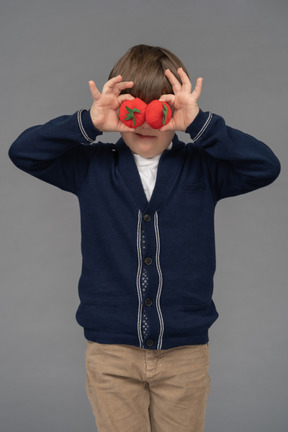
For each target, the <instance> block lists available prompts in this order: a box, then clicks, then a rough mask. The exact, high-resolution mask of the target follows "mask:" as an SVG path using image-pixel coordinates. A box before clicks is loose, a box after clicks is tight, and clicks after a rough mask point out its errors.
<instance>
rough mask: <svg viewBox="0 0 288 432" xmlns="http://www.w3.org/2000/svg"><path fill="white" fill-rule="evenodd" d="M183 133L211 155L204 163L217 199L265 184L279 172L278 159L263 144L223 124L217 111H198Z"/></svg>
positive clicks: (242, 192)
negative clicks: (215, 112)
mask: <svg viewBox="0 0 288 432" xmlns="http://www.w3.org/2000/svg"><path fill="white" fill-rule="evenodd" d="M186 132H187V133H189V134H190V137H191V139H192V143H194V145H196V146H198V147H200V148H201V149H202V150H204V152H206V153H207V154H209V156H211V157H208V158H207V163H208V165H209V170H210V175H211V178H212V182H213V185H214V188H215V193H216V197H217V200H220V199H222V198H226V197H229V196H235V195H240V194H244V193H247V192H250V191H253V190H255V189H258V188H261V187H264V186H267V185H269V184H270V183H272V182H273V181H274V180H275V179H276V178H277V177H278V175H279V173H280V170H281V165H280V162H279V160H278V158H277V157H276V156H275V154H274V153H273V151H272V150H271V149H270V148H269V147H268V146H267V145H266V144H264V143H263V142H261V141H258V140H257V139H256V138H254V137H252V136H251V135H248V134H246V133H244V132H241V131H239V130H237V129H233V128H231V127H229V126H226V124H225V121H224V119H223V118H222V117H220V116H218V115H216V114H213V113H210V112H203V111H202V110H200V111H199V113H198V115H197V117H196V118H195V120H194V121H193V122H192V123H191V124H190V125H189V126H188V128H187V129H186Z"/></svg>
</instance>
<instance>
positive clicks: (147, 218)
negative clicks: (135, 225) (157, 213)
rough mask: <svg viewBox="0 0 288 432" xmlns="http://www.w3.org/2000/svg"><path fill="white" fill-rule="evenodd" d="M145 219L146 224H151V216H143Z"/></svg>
mask: <svg viewBox="0 0 288 432" xmlns="http://www.w3.org/2000/svg"><path fill="white" fill-rule="evenodd" d="M143 219H144V221H145V222H150V221H151V216H150V215H149V214H145V215H144V216H143Z"/></svg>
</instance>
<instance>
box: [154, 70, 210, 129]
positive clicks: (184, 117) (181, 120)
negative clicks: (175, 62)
mask: <svg viewBox="0 0 288 432" xmlns="http://www.w3.org/2000/svg"><path fill="white" fill-rule="evenodd" d="M177 72H178V74H179V76H180V78H181V81H182V84H181V83H180V82H179V81H178V79H177V78H176V77H175V75H174V74H173V73H172V72H171V71H170V69H167V70H166V71H165V75H166V77H167V78H168V80H169V81H170V83H171V85H172V88H173V91H174V94H171V95H163V96H161V98H160V101H164V102H168V103H169V104H170V105H171V106H172V111H173V108H174V113H173V116H172V118H171V120H170V122H169V123H168V124H167V125H166V126H163V127H162V128H161V129H160V131H161V132H164V131H168V130H175V131H176V130H177V131H185V130H186V129H187V127H188V126H189V125H190V124H191V123H192V122H193V120H194V119H195V117H196V116H197V114H198V113H199V107H198V105H197V101H198V99H199V97H200V95H201V91H202V82H203V78H197V81H196V86H195V88H194V91H193V92H192V84H191V81H190V80H189V78H188V76H187V74H186V73H185V72H184V70H183V69H182V68H179V69H178V70H177Z"/></svg>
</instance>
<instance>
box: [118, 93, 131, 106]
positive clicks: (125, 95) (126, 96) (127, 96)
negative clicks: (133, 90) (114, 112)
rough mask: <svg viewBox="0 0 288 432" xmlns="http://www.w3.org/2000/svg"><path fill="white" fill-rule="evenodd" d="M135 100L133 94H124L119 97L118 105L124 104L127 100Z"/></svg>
mask: <svg viewBox="0 0 288 432" xmlns="http://www.w3.org/2000/svg"><path fill="white" fill-rule="evenodd" d="M133 99H135V98H134V96H132V95H131V94H129V93H127V94H123V95H120V96H118V103H119V105H121V103H122V102H124V101H125V100H133Z"/></svg>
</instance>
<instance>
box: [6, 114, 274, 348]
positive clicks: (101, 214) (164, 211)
mask: <svg viewBox="0 0 288 432" xmlns="http://www.w3.org/2000/svg"><path fill="white" fill-rule="evenodd" d="M186 132H187V133H189V134H190V136H191V143H189V144H187V145H185V144H184V143H182V142H181V141H179V139H178V137H177V135H175V136H174V138H173V147H172V149H171V150H169V151H168V150H165V151H164V153H163V154H162V155H161V158H160V161H159V167H158V173H157V180H156V185H155V189H154V192H153V195H152V197H151V200H150V202H148V201H147V199H146V196H145V193H144V190H143V187H142V183H141V179H140V177H139V174H138V170H137V167H136V164H135V161H134V158H133V155H132V153H131V151H130V149H129V148H128V147H127V146H126V145H125V143H124V141H123V140H122V139H120V140H119V141H118V142H117V143H116V144H112V143H110V144H107V143H102V142H98V143H95V142H94V141H95V139H96V137H97V136H98V135H100V134H101V132H100V131H98V130H97V129H96V128H95V127H94V125H93V123H92V121H91V118H90V113H89V111H87V110H80V111H78V112H77V113H75V114H73V115H67V116H61V117H58V118H56V119H53V120H51V121H49V122H48V123H46V124H44V125H40V126H34V127H32V128H29V129H27V130H26V131H24V132H23V133H22V134H21V135H20V136H19V137H18V138H17V140H16V141H15V142H14V143H13V144H12V146H11V147H10V149H9V156H10V158H11V160H12V161H13V162H14V164H15V165H16V166H17V167H18V168H20V169H22V170H23V171H25V172H27V173H29V174H31V175H33V176H35V177H37V178H39V179H41V180H43V181H45V182H48V183H51V184H52V185H55V186H57V187H59V188H61V189H63V190H65V191H68V192H72V193H73V194H76V195H77V197H78V200H79V205H80V213H81V234H82V243H81V249H82V257H83V262H82V272H81V277H80V280H79V297H80V306H79V308H78V310H77V314H76V319H77V321H78V323H79V324H80V325H81V326H83V327H84V334H85V337H86V338H87V339H88V340H91V341H96V342H99V343H106V344H128V345H134V346H136V347H142V348H147V349H168V348H173V347H176V346H181V345H194V344H205V343H207V342H208V329H209V327H210V326H211V325H212V324H213V322H214V321H215V320H216V319H217V317H218V313H217V311H216V308H215V305H214V302H213V300H212V293H213V277H214V273H215V236H214V210H215V205H216V203H217V202H218V201H219V200H221V199H222V198H226V197H231V196H235V195H240V194H244V193H247V192H250V191H253V190H255V189H258V188H261V187H263V186H266V185H268V184H270V183H272V182H273V181H274V180H275V179H276V178H277V176H278V175H279V172H280V163H279V160H278V159H277V157H276V156H275V154H274V153H273V152H272V150H271V149H270V148H269V147H268V146H267V145H266V144H264V143H262V142H260V141H258V140H256V139H255V138H253V137H252V136H250V135H248V134H245V133H243V132H240V131H239V130H236V129H232V128H231V127H228V126H226V124H225V122H224V120H223V118H222V117H220V116H218V115H216V114H211V113H209V112H203V111H201V110H200V112H199V114H198V116H197V117H196V119H195V120H194V121H193V123H192V124H191V125H190V126H189V127H188V128H187V130H186ZM144 240H145V243H144ZM144 270H145V275H146V276H147V278H148V286H146V288H145V291H144V290H143V286H142V274H143V271H144ZM146 276H145V277H146ZM144 316H145V332H144V330H143V328H144V327H143V319H144V318H143V317H144Z"/></svg>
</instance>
